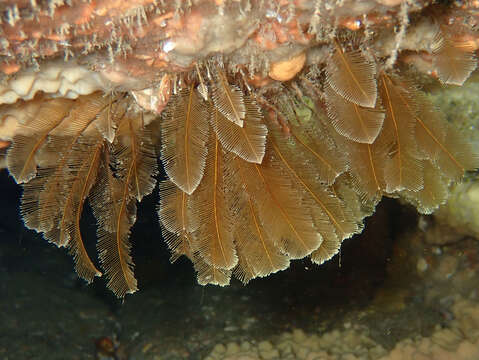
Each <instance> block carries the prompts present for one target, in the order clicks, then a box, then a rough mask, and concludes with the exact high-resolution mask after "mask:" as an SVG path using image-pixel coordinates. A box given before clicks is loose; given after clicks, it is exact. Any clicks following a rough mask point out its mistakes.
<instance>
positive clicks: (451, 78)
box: [432, 32, 477, 86]
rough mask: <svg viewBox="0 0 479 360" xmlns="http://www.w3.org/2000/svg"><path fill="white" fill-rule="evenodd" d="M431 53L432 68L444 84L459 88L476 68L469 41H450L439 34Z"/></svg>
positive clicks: (475, 60) (472, 48) (472, 49)
mask: <svg viewBox="0 0 479 360" xmlns="http://www.w3.org/2000/svg"><path fill="white" fill-rule="evenodd" d="M432 51H433V55H434V60H433V61H434V62H433V64H434V67H435V69H436V71H437V75H438V77H439V80H440V81H441V82H442V83H444V84H450V85H459V86H461V85H463V84H464V82H465V81H466V80H467V79H468V78H469V76H470V75H471V73H472V72H473V71H474V70H476V68H477V58H476V56H475V54H474V52H475V50H474V47H473V46H472V44H471V41H470V40H459V39H450V38H447V37H444V36H443V35H442V33H441V32H439V33H438V35H437V36H436V39H435V41H434V43H433V45H432Z"/></svg>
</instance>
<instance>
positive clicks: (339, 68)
mask: <svg viewBox="0 0 479 360" xmlns="http://www.w3.org/2000/svg"><path fill="white" fill-rule="evenodd" d="M375 76H376V65H375V63H374V62H373V61H370V60H369V59H367V58H366V56H364V54H363V53H362V51H361V50H353V51H346V52H345V51H343V49H342V48H341V45H340V44H339V43H338V42H337V41H335V51H334V53H333V56H332V58H331V59H330V60H329V61H328V64H327V66H326V82H327V83H328V84H329V86H331V88H332V89H333V90H334V91H335V92H336V93H337V94H338V95H340V96H342V97H343V98H344V99H346V100H347V101H351V102H353V103H355V104H357V105H361V106H364V107H367V108H374V107H375V105H376V97H377V87H376V79H375Z"/></svg>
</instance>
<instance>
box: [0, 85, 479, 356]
mask: <svg viewBox="0 0 479 360" xmlns="http://www.w3.org/2000/svg"><path fill="white" fill-rule="evenodd" d="M468 91H469V92H470V91H471V90H468ZM451 98H452V97H451ZM459 98H461V97H460V96H459ZM458 101H459V100H458ZM478 113H479V112H478ZM476 115H477V114H476ZM474 131H476V130H475V129H474ZM0 194H1V199H2V204H1V208H0V239H1V240H0V294H1V296H0V359H1V360H12V359H13V360H27V359H38V360H47V359H48V360H54V359H72V360H73V359H95V356H96V357H97V358H98V359H101V360H105V359H116V360H125V359H130V360H143V359H145V360H146V359H156V360H159V359H162V360H163V359H165V360H166V359H205V358H207V359H228V360H240V359H241V360H255V359H258V360H259V359H308V360H314V359H316V360H333V359H343V360H354V359H383V360H385V359H421V360H427V359H433V360H436V359H451V360H456V359H462V360H466V359H467V360H477V359H479V293H478V291H479V290H478V288H479V286H478V285H479V241H478V240H477V238H476V237H475V236H474V234H472V233H471V232H470V231H469V232H467V231H466V232H463V233H462V234H459V233H457V230H454V229H452V228H449V227H445V226H443V225H442V224H441V223H440V222H439V221H437V220H435V219H434V218H433V217H431V216H420V215H418V214H417V213H416V211H415V209H414V208H412V207H410V206H407V205H401V204H400V203H399V201H397V200H391V199H387V200H383V202H382V203H381V204H380V205H379V206H378V208H377V211H376V214H375V215H374V216H372V217H371V218H369V219H367V225H366V231H365V232H364V233H363V234H362V235H360V236H356V237H354V238H352V239H349V240H346V241H345V243H344V246H343V250H342V252H341V254H340V256H336V257H334V258H333V259H332V260H331V261H329V262H328V263H327V264H325V265H323V266H321V267H318V266H316V265H313V264H311V262H310V261H309V260H307V259H305V260H301V261H294V262H292V266H291V268H290V269H288V270H286V271H282V272H280V273H277V274H274V275H272V276H270V277H268V278H265V279H257V280H254V281H252V282H251V283H250V284H248V285H247V286H243V285H242V284H241V283H240V282H239V281H237V280H233V281H232V283H231V285H230V286H228V287H225V288H220V287H215V286H206V287H203V286H200V285H198V284H197V283H196V280H195V273H194V270H193V267H192V266H191V264H190V263H189V262H188V261H187V260H180V261H178V262H177V263H175V264H170V263H169V253H168V250H167V248H166V245H165V244H164V243H163V240H162V237H161V232H160V229H159V225H158V222H157V219H156V213H155V203H156V201H157V194H154V195H152V196H149V197H148V198H147V199H145V201H144V203H143V204H142V205H141V206H140V207H139V215H138V221H137V223H136V224H135V226H134V228H133V233H132V237H131V241H132V242H133V244H134V247H133V256H134V259H135V262H136V264H137V266H136V270H135V273H136V275H137V278H138V279H139V287H140V291H139V292H137V293H135V294H134V295H129V296H127V297H126V298H125V299H124V301H123V302H121V301H119V300H117V299H116V298H115V297H114V296H113V295H112V293H110V292H109V291H108V290H106V289H105V283H104V281H103V280H98V281H96V282H94V283H93V284H91V285H88V286H87V285H86V284H85V283H84V282H83V281H82V280H79V279H78V278H77V276H76V274H75V272H74V270H73V264H72V259H71V257H70V256H69V255H68V254H67V252H66V250H64V249H58V248H56V247H55V246H53V245H50V244H48V243H47V242H46V241H44V240H43V239H42V238H41V236H40V235H38V234H36V233H34V232H32V231H29V230H27V229H26V228H24V227H23V224H22V222H21V219H20V216H19V213H18V206H19V197H20V194H21V189H20V187H18V186H17V185H15V184H14V182H13V180H12V179H11V178H9V177H8V174H7V173H6V172H5V171H1V172H0ZM478 194H479V190H478V192H477V193H474V194H473V195H474V196H477V197H476V199H479V195H478ZM474 196H472V198H474ZM471 211H474V210H471ZM87 213H88V210H87ZM447 216H448V215H447V214H446V217H447ZM83 230H84V231H83V235H84V237H85V239H87V243H89V245H90V246H91V247H92V250H94V246H95V244H94V242H95V220H94V218H93V217H92V216H91V214H87V216H84V219H83ZM459 230H461V229H459ZM91 253H92V254H94V251H92V252H91ZM103 337H108V338H116V339H117V345H118V346H119V347H118V349H117V351H116V354H115V355H101V354H100V353H99V352H98V348H97V347H96V346H95V342H96V340H97V339H99V338H103Z"/></svg>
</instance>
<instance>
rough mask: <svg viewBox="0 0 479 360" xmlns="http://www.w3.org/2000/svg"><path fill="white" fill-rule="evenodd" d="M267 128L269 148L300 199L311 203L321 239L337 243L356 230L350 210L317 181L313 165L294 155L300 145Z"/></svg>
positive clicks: (316, 172) (316, 173)
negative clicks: (285, 172)
mask: <svg viewBox="0 0 479 360" xmlns="http://www.w3.org/2000/svg"><path fill="white" fill-rule="evenodd" d="M269 130H270V133H271V134H272V135H271V137H270V144H271V148H272V150H273V151H274V153H275V156H277V157H278V161H279V162H281V164H282V166H283V167H284V168H285V170H286V171H287V172H288V173H289V175H290V177H291V179H292V180H293V183H294V187H295V188H298V189H301V193H302V196H303V198H304V199H307V200H306V204H309V205H310V209H311V213H312V215H313V221H314V224H315V226H316V228H317V229H318V231H319V233H320V234H321V236H322V238H323V240H324V239H327V240H328V242H336V243H337V244H338V245H339V244H340V243H341V241H342V240H343V239H345V238H347V237H349V236H350V235H351V234H354V233H355V232H356V231H357V224H356V223H355V222H354V221H353V220H352V216H351V214H348V213H349V210H348V209H347V208H346V206H345V204H344V203H343V202H341V200H340V199H339V198H337V197H335V196H333V194H331V193H330V192H329V191H328V189H327V187H326V186H324V185H321V184H318V182H317V181H316V179H317V177H318V171H317V169H316V167H315V166H314V164H310V163H306V162H304V160H302V158H301V157H298V156H297V155H298V153H296V151H295V149H296V148H298V147H299V146H298V145H297V144H296V143H294V142H293V141H292V139H289V140H287V139H285V138H284V136H281V134H279V133H278V131H277V130H276V129H272V126H271V127H270V129H269ZM323 242H324V241H323ZM321 246H322V244H321Z"/></svg>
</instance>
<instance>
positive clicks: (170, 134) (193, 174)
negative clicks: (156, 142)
mask: <svg viewBox="0 0 479 360" xmlns="http://www.w3.org/2000/svg"><path fill="white" fill-rule="evenodd" d="M163 114H164V115H163V118H162V126H161V144H162V146H161V158H162V161H163V165H164V167H165V171H166V173H167V174H168V177H169V178H170V179H171V181H173V182H174V183H175V184H176V185H177V186H178V187H180V189H182V190H183V191H185V192H186V193H187V194H189V195H191V194H192V193H193V191H195V189H196V188H197V187H198V185H199V183H200V181H201V179H202V177H203V172H204V168H205V161H206V154H207V146H206V143H207V141H208V130H209V125H208V110H207V108H206V106H205V105H204V104H203V102H202V100H201V99H200V98H199V97H198V95H197V93H196V91H194V87H193V86H191V87H190V88H188V89H185V90H182V91H181V92H180V93H179V94H177V95H173V96H172V98H171V99H170V101H169V102H168V105H167V107H166V109H165V110H164V112H163Z"/></svg>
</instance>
